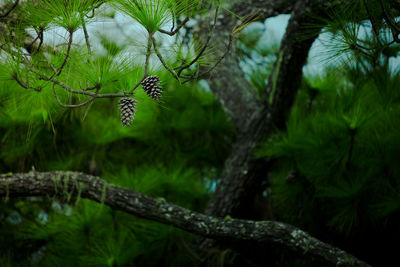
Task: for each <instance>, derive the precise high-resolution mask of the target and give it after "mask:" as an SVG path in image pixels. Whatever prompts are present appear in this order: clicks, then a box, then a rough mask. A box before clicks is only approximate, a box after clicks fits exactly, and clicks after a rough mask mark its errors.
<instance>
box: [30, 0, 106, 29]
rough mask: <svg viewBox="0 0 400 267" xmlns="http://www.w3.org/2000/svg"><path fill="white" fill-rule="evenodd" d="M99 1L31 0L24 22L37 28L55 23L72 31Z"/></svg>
mask: <svg viewBox="0 0 400 267" xmlns="http://www.w3.org/2000/svg"><path fill="white" fill-rule="evenodd" d="M99 2H100V1H98V0H84V1H82V0H40V1H31V2H29V6H28V14H27V16H26V18H25V19H26V23H27V24H28V25H32V26H36V27H39V28H46V27H47V26H50V25H57V26H60V27H63V28H64V29H66V30H68V31H71V32H74V31H76V30H77V29H78V28H79V27H80V26H81V25H82V22H83V20H82V18H83V16H84V15H86V14H88V13H89V12H90V11H91V10H92V9H93V8H94V7H95V6H96V5H97V4H98V3H99Z"/></svg>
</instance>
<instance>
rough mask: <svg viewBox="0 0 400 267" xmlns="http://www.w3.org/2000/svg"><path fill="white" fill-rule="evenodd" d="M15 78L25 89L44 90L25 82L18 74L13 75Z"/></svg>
mask: <svg viewBox="0 0 400 267" xmlns="http://www.w3.org/2000/svg"><path fill="white" fill-rule="evenodd" d="M13 78H14V80H15V81H16V82H17V83H18V84H19V85H20V86H21V87H22V88H25V89H33V90H35V91H37V92H40V91H42V87H32V86H30V85H27V84H25V83H24V82H23V81H21V80H20V79H19V78H18V76H17V75H13Z"/></svg>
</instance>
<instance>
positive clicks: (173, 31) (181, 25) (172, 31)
mask: <svg viewBox="0 0 400 267" xmlns="http://www.w3.org/2000/svg"><path fill="white" fill-rule="evenodd" d="M188 21H189V17H186V18H185V19H184V20H183V21H182V23H181V24H180V25H178V27H177V28H176V29H175V30H173V28H174V26H172V29H171V31H166V30H163V29H159V30H158V31H159V32H161V33H164V34H168V35H170V36H174V35H175V34H177V33H178V32H179V30H180V29H181V28H182V27H183V26H185V24H186V23H187V22H188ZM173 22H174V21H173Z"/></svg>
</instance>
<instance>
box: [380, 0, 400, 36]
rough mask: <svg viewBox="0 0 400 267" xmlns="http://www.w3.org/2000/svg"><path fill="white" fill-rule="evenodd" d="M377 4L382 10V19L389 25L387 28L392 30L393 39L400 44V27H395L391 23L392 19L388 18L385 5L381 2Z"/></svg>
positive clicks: (393, 23) (393, 22) (392, 22)
mask: <svg viewBox="0 0 400 267" xmlns="http://www.w3.org/2000/svg"><path fill="white" fill-rule="evenodd" d="M379 3H380V5H381V8H382V13H383V18H384V19H385V21H386V23H387V24H388V25H389V27H390V28H391V29H392V35H393V39H394V40H395V41H396V42H397V43H400V39H399V34H400V27H399V26H397V24H396V23H395V21H393V20H392V18H391V17H390V16H389V13H388V12H387V11H386V8H385V4H384V3H383V1H382V0H379Z"/></svg>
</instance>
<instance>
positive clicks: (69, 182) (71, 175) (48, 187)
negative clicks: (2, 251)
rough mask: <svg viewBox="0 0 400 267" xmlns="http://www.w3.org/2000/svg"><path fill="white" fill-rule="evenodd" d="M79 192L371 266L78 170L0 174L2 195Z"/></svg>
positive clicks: (204, 228) (151, 215)
mask: <svg viewBox="0 0 400 267" xmlns="http://www.w3.org/2000/svg"><path fill="white" fill-rule="evenodd" d="M78 194H79V195H80V197H81V198H87V199H90V200H93V201H96V202H99V203H104V204H106V205H108V206H110V207H111V208H113V209H116V210H121V211H123V212H126V213H129V214H132V215H135V216H138V217H142V218H145V219H149V220H153V221H157V222H160V223H164V224H169V225H172V226H175V227H177V228H180V229H182V230H185V231H187V232H190V233H193V234H197V235H201V236H204V237H208V238H213V239H218V240H230V241H231V242H257V243H272V244H276V245H281V246H285V247H287V248H288V249H290V250H292V251H294V252H298V253H302V254H303V255H305V256H309V257H312V258H315V259H317V260H320V261H324V262H325V263H327V264H330V265H335V266H369V265H368V264H367V263H365V262H362V261H360V260H358V259H357V258H355V257H354V256H352V255H351V254H349V253H347V252H345V251H343V250H340V249H339V248H336V247H333V246H331V245H329V244H326V243H324V242H322V241H320V240H318V239H316V238H314V237H312V236H310V235H309V234H307V233H306V232H304V231H302V230H300V229H298V228H296V227H294V226H292V225H289V224H285V223H281V222H276V221H249V220H239V219H231V218H226V219H220V218H215V217H211V216H206V215H204V214H201V213H197V212H193V211H190V210H188V209H185V208H182V207H180V206H177V205H174V204H170V203H168V202H166V201H164V200H158V199H154V198H151V197H148V196H146V195H143V194H141V193H139V192H135V191H133V190H129V189H125V188H122V187H118V186H115V185H113V184H110V183H108V182H106V181H104V180H102V179H100V178H98V177H95V176H91V175H87V174H84V173H80V172H69V171H54V172H35V171H32V172H29V173H17V174H2V175H0V196H3V197H6V199H8V198H14V197H30V196H50V197H57V198H59V199H61V200H66V199H68V200H71V199H73V197H77V195H78Z"/></svg>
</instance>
